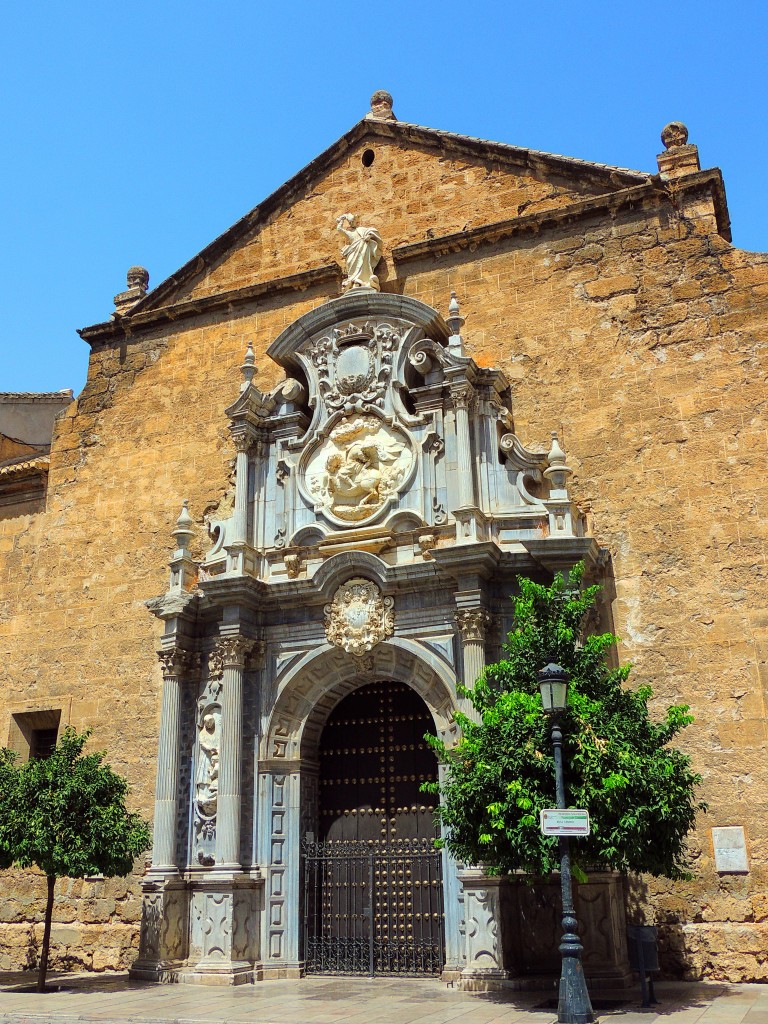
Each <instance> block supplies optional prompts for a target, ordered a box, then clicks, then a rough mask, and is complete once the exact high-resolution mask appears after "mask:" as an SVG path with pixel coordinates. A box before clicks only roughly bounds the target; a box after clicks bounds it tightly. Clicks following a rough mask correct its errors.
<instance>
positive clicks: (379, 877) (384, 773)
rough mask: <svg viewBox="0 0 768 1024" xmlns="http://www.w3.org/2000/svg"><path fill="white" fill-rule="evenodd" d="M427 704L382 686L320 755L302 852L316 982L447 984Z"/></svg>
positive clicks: (355, 697)
mask: <svg viewBox="0 0 768 1024" xmlns="http://www.w3.org/2000/svg"><path fill="white" fill-rule="evenodd" d="M434 732H435V727H434V722H433V719H432V715H431V714H430V712H429V709H428V708H427V706H426V704H425V703H424V701H423V700H422V699H421V697H420V696H419V695H418V694H417V693H416V692H415V691H414V690H412V689H411V688H410V687H409V686H407V685H406V684H404V683H401V682H391V681H386V682H375V683H369V684H367V685H364V686H361V687H359V688H358V689H356V690H354V691H352V693H350V694H348V695H347V696H346V697H344V698H343V699H342V700H341V701H340V702H339V703H338V704H337V706H336V707H335V708H334V709H333V711H332V712H331V714H330V715H329V717H328V719H327V721H326V724H325V726H324V728H323V731H322V734H321V737H320V743H319V750H318V754H319V795H318V796H319V798H318V823H317V833H316V835H314V836H310V837H308V838H307V840H306V841H305V844H304V883H305V890H304V891H305V936H304V955H305V963H306V970H307V971H308V972H309V973H334V974H337V973H345V974H371V975H373V974H399V975H411V974H416V975H418V974H439V973H440V972H441V971H442V969H443V965H444V959H445V958H444V938H443V934H444V922H443V893H442V871H441V863H442V861H441V856H440V853H439V852H438V851H436V850H435V848H434V839H435V837H436V836H437V835H438V834H439V826H438V825H437V823H436V822H435V815H434V811H435V802H436V799H437V798H436V797H434V796H431V795H427V794H424V793H422V792H421V787H422V785H423V783H424V782H429V781H434V780H435V779H436V778H437V761H436V758H435V756H434V754H433V753H432V751H431V749H430V748H429V746H428V744H427V743H426V742H425V740H424V735H425V733H432V734H434Z"/></svg>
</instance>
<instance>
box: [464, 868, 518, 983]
mask: <svg viewBox="0 0 768 1024" xmlns="http://www.w3.org/2000/svg"><path fill="white" fill-rule="evenodd" d="M459 879H460V880H461V883H462V885H463V886H464V920H465V928H466V931H465V936H466V943H467V965H466V967H464V968H463V969H462V971H461V975H460V978H459V987H460V988H462V989H464V990H465V991H471V992H487V991H491V990H493V989H498V988H503V987H504V983H505V982H506V980H507V979H508V978H509V971H508V970H507V968H506V965H505V945H507V943H506V942H505V939H506V938H507V936H506V934H505V929H506V922H507V920H508V918H509V915H508V914H507V913H505V911H506V909H507V907H506V904H507V902H508V890H509V887H508V885H507V881H506V879H505V878H499V877H491V876H489V875H487V874H486V873H485V872H484V871H483V869H482V868H463V869H461V870H460V871H459Z"/></svg>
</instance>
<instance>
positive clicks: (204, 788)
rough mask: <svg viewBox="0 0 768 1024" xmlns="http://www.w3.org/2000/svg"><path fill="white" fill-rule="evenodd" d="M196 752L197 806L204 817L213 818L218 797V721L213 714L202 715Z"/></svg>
mask: <svg viewBox="0 0 768 1024" xmlns="http://www.w3.org/2000/svg"><path fill="white" fill-rule="evenodd" d="M198 751H199V752H198V760H197V774H196V775H195V795H196V798H197V806H198V809H199V811H200V813H201V814H202V815H203V816H204V817H206V818H213V817H215V815H216V805H217V800H218V795H219V721H218V716H217V715H216V713H214V712H210V711H209V712H208V713H207V714H205V715H203V724H202V727H201V729H200V732H199V733H198Z"/></svg>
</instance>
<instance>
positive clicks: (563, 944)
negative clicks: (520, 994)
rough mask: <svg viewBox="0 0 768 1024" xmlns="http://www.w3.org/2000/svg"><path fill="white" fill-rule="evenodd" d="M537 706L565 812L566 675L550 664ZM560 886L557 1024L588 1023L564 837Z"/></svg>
mask: <svg viewBox="0 0 768 1024" xmlns="http://www.w3.org/2000/svg"><path fill="white" fill-rule="evenodd" d="M538 678H539V689H540V690H541V703H542V705H543V707H544V711H545V712H546V713H547V714H548V715H549V718H550V722H551V726H552V750H553V752H554V757H555V788H556V791H557V806H558V808H560V809H565V779H564V776H563V733H562V730H561V728H560V719H561V716H562V713H563V712H564V711H565V709H566V706H567V699H568V673H567V672H566V671H565V669H563V668H561V667H560V666H559V665H554V664H552V663H550V664H549V665H547V666H546V667H545V668H543V669H541V671H540V672H539V673H538ZM559 844H560V886H561V889H562V894H563V937H562V939H561V940H560V956H561V957H562V967H561V971H560V996H559V999H558V1004H557V1019H558V1022H559V1024H590V1022H591V1021H593V1020H594V1019H595V1015H594V1012H593V1010H592V1003H591V1002H590V999H589V992H588V991H587V982H586V980H585V978H584V970H583V968H582V965H581V954H582V950H583V948H584V947H583V946H582V945H581V942H580V940H579V936H578V932H577V930H576V929H577V928H578V924H579V923H578V921H577V920H576V911H575V909H574V905H573V886H572V883H571V853H570V848H569V843H568V837H567V836H560V837H559Z"/></svg>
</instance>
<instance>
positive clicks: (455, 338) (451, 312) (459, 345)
mask: <svg viewBox="0 0 768 1024" xmlns="http://www.w3.org/2000/svg"><path fill="white" fill-rule="evenodd" d="M445 322H446V323H447V324H448V330H449V331H450V332H451V336H450V338H449V339H448V345H449V347H450V348H451V349H454V350H457V351H458V352H459V353H461V351H462V349H463V344H464V343H463V339H462V337H461V328H462V327H463V326H464V317H463V316H462V315H461V311H460V309H459V300H458V299H457V298H456V292H451V301H450V302H449V303H448V316H447V317H446V318H445Z"/></svg>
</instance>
